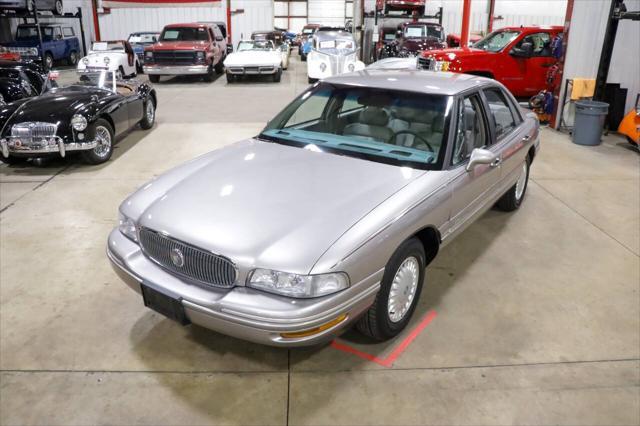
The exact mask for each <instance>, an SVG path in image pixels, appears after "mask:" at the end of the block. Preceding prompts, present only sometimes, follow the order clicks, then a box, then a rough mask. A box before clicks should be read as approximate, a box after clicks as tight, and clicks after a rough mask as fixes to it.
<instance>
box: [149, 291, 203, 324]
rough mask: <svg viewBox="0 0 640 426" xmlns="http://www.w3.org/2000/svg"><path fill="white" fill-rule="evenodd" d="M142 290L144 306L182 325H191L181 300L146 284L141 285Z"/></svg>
mask: <svg viewBox="0 0 640 426" xmlns="http://www.w3.org/2000/svg"><path fill="white" fill-rule="evenodd" d="M140 288H141V289H142V300H143V302H144V306H146V307H147V308H150V309H153V310H154V311H156V312H158V313H159V314H162V315H164V316H165V317H167V318H169V319H171V320H174V321H176V322H178V323H180V324H182V325H189V324H191V321H189V318H187V314H186V313H185V311H184V306H182V300H181V299H176V298H174V297H171V296H168V295H166V294H164V293H162V292H160V291H158V290H156V289H154V288H152V287H149V286H147V285H145V284H140Z"/></svg>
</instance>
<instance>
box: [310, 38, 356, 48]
mask: <svg viewBox="0 0 640 426" xmlns="http://www.w3.org/2000/svg"><path fill="white" fill-rule="evenodd" d="M318 49H319V50H334V49H335V50H337V51H343V50H355V42H354V41H353V40H351V39H344V38H337V39H335V40H318Z"/></svg>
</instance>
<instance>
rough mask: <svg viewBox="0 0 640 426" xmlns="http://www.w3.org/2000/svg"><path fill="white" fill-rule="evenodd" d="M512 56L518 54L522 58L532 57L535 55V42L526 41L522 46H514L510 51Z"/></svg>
mask: <svg viewBox="0 0 640 426" xmlns="http://www.w3.org/2000/svg"><path fill="white" fill-rule="evenodd" d="M509 53H510V54H511V55H512V56H518V57H521V58H530V57H531V56H533V43H530V42H528V41H525V42H524V43H522V45H521V46H520V47H514V48H513V49H511V52H509Z"/></svg>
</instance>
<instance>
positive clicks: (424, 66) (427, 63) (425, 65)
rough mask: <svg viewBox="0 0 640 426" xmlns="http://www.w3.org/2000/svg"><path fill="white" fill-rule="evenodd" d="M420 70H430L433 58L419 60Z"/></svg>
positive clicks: (420, 58)
mask: <svg viewBox="0 0 640 426" xmlns="http://www.w3.org/2000/svg"><path fill="white" fill-rule="evenodd" d="M418 69H421V70H430V69H431V58H424V57H422V56H420V57H419V58H418Z"/></svg>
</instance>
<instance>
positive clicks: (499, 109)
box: [484, 89, 517, 140]
mask: <svg viewBox="0 0 640 426" xmlns="http://www.w3.org/2000/svg"><path fill="white" fill-rule="evenodd" d="M484 94H485V96H486V97H487V103H488V104H489V118H490V119H491V120H492V121H493V124H494V127H495V129H496V140H500V139H501V138H502V137H504V136H506V135H508V134H509V133H511V132H512V131H513V130H515V128H516V126H517V121H516V118H515V117H514V115H513V111H512V110H511V108H510V107H509V101H507V98H506V96H505V95H504V93H502V90H500V89H487V90H485V91H484Z"/></svg>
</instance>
